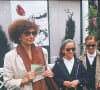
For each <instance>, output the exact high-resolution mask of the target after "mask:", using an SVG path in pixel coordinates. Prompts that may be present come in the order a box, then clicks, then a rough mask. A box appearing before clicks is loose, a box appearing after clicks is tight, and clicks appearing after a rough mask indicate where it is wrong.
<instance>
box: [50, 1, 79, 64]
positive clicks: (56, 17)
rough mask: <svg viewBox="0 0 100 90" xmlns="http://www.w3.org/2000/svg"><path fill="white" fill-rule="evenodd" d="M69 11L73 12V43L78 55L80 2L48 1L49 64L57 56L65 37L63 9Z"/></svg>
mask: <svg viewBox="0 0 100 90" xmlns="http://www.w3.org/2000/svg"><path fill="white" fill-rule="evenodd" d="M68 8H69V9H70V11H71V12H74V15H73V20H74V21H75V38H74V40H75V42H76V46H77V49H76V54H77V56H79V55H80V49H79V44H80V1H49V15H50V17H49V18H50V21H49V23H50V51H51V52H50V54H51V57H50V59H51V62H52V63H53V62H54V61H55V58H56V57H57V56H58V55H59V49H60V44H61V41H62V39H63V38H64V36H65V27H66V20H68V16H67V15H68V14H66V13H65V11H64V10H65V9H66V10H67V9H68Z"/></svg>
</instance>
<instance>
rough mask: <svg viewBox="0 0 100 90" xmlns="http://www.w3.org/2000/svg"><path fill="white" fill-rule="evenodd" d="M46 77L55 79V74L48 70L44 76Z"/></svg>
mask: <svg viewBox="0 0 100 90" xmlns="http://www.w3.org/2000/svg"><path fill="white" fill-rule="evenodd" d="M42 75H43V76H44V77H53V76H54V74H53V72H52V71H51V70H46V71H45V72H44V73H43V74H42Z"/></svg>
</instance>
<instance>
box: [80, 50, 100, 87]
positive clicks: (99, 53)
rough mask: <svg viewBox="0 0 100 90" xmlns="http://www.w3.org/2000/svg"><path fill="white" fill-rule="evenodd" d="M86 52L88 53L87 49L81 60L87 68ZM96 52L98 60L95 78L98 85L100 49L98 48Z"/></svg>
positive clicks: (99, 78)
mask: <svg viewBox="0 0 100 90" xmlns="http://www.w3.org/2000/svg"><path fill="white" fill-rule="evenodd" d="M86 53H87V51H85V52H84V53H83V54H82V55H81V56H80V60H81V61H82V62H83V64H84V66H85V68H86V69H87V66H86ZM96 53H97V62H96V75H95V80H96V85H98V83H99V84H100V52H99V51H98V50H96Z"/></svg>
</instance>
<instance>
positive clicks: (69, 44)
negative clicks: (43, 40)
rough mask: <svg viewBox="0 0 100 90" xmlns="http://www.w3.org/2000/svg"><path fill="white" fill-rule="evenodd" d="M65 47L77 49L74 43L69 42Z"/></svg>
mask: <svg viewBox="0 0 100 90" xmlns="http://www.w3.org/2000/svg"><path fill="white" fill-rule="evenodd" d="M65 47H75V45H74V43H73V42H67V43H66V45H65Z"/></svg>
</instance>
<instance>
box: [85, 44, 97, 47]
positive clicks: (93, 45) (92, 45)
mask: <svg viewBox="0 0 100 90" xmlns="http://www.w3.org/2000/svg"><path fill="white" fill-rule="evenodd" d="M86 46H87V47H95V44H90V45H89V44H88V45H86Z"/></svg>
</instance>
